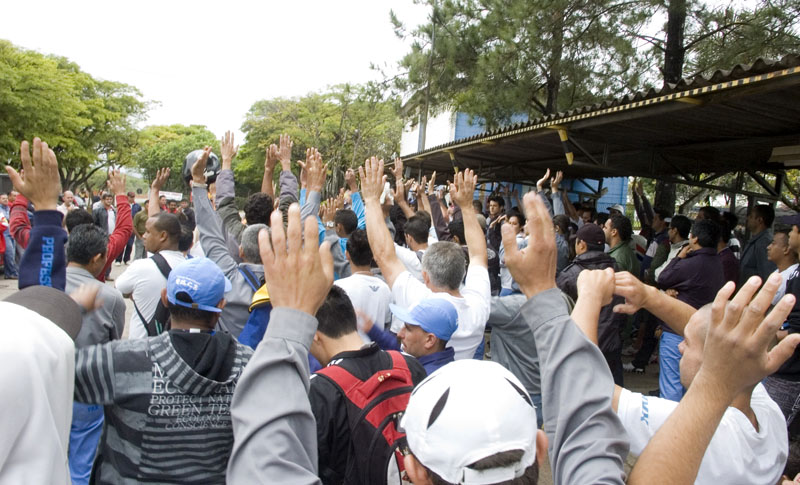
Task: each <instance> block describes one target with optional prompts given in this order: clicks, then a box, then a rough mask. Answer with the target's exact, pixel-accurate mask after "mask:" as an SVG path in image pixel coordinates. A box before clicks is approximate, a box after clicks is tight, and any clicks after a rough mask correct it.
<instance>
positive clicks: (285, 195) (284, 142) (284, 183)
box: [278, 135, 298, 204]
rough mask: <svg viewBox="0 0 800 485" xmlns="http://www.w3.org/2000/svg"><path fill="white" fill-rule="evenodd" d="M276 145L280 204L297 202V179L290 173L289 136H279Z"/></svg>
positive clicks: (290, 139)
mask: <svg viewBox="0 0 800 485" xmlns="http://www.w3.org/2000/svg"><path fill="white" fill-rule="evenodd" d="M278 143H279V145H278V160H279V161H280V162H281V175H280V179H279V182H280V187H281V194H280V201H281V204H290V203H293V202H297V201H298V198H297V177H295V176H294V174H293V173H292V147H293V146H294V143H292V138H291V137H290V136H289V135H281V136H280V140H279V142H278Z"/></svg>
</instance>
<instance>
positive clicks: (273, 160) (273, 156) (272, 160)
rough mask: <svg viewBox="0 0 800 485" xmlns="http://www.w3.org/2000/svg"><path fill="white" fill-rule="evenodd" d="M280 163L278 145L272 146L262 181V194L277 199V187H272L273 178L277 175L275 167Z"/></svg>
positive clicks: (265, 163)
mask: <svg viewBox="0 0 800 485" xmlns="http://www.w3.org/2000/svg"><path fill="white" fill-rule="evenodd" d="M277 163H278V145H276V144H274V143H273V144H272V145H270V146H268V147H267V156H266V159H265V160H264V177H263V178H262V179H261V192H264V193H265V194H267V195H269V196H270V197H272V199H273V200H274V199H275V186H274V185H272V177H273V176H274V175H275V165H277Z"/></svg>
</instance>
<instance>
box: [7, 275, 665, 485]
mask: <svg viewBox="0 0 800 485" xmlns="http://www.w3.org/2000/svg"><path fill="white" fill-rule="evenodd" d="M111 268H112V269H111V277H112V278H116V277H117V276H118V275H120V274H122V272H123V271H124V270H125V268H126V266H124V265H123V266H116V265H114V266H112V267H111ZM106 284H109V285H113V284H114V282H113V281H110V282H108V283H106ZM16 290H17V281H14V280H3V279H0V300H2V299H4V298H5V297H6V296H8V295H10V294H12V293H13V292H15V291H16ZM125 303H126V306H127V311H126V318H125V322H126V325H125V333H124V337H127V334H128V325H127V322H128V321H130V317H131V314H132V313H133V311H134V310H133V304H132V303H131V301H130V300H128V299H126V300H125ZM623 360H624V361H625V362H627V361H629V360H630V358H623ZM625 387H626V388H628V389H630V390H632V391H635V392H641V393H645V394H646V393H648V392H650V391H652V390H654V389H657V388H658V364H651V365H649V366H648V367H647V370H646V373H645V374H625ZM610 391H611V390H610V389H609V392H610ZM634 462H635V459H634V458H633V457H629V458H628V463H627V466H626V471H630V467H631V466H633V463H634ZM539 483H540V484H541V485H552V483H553V479H552V475H551V473H550V466H549V464H547V463H544V464H542V467H541V469H540V476H539Z"/></svg>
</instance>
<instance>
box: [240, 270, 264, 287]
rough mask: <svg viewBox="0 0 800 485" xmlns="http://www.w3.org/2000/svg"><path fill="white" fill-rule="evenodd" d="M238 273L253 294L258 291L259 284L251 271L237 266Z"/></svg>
mask: <svg viewBox="0 0 800 485" xmlns="http://www.w3.org/2000/svg"><path fill="white" fill-rule="evenodd" d="M239 273H241V274H242V277H244V280H245V281H246V282H247V284H248V285H250V288H252V289H253V291H254V292H255V291H258V289H259V288H260V287H261V284H260V283H261V282H260V281H258V278H256V275H255V274H254V273H253V272H252V271H250V270H249V269H247V268H245V267H244V266H241V265H239Z"/></svg>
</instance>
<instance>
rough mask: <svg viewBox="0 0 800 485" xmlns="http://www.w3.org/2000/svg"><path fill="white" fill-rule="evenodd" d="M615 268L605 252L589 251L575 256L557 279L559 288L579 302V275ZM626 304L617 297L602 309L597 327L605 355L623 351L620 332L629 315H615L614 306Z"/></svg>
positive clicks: (600, 345)
mask: <svg viewBox="0 0 800 485" xmlns="http://www.w3.org/2000/svg"><path fill="white" fill-rule="evenodd" d="M606 268H614V271H617V269H618V268H617V263H616V261H614V258H612V257H611V256H609V255H608V254H606V253H604V252H603V251H587V252H585V253H583V254H581V255H578V256H575V260H574V261H573V262H572V264H570V265H568V266H567V267H566V268H564V270H563V271H561V273H559V274H558V276H557V277H556V284H557V285H558V288H559V289H560V290H561V291H563V292H564V293H566V294H567V295H569V296H570V298H572V299H573V300H575V301H577V300H578V275H579V274H580V273H581V271H583V270H585V269H606ZM619 303H624V299H623V298H622V297H619V296H615V297H614V299H613V300H612V301H611V303H610V304H608V305H606V306H604V307H603V308H601V309H600V321H599V323H598V325H597V341H598V346H599V347H600V350H601V351H602V352H603V353H613V352H618V351H620V350H621V349H622V340H621V338H620V335H619V332H620V328H622V325H624V324H625V321H626V319H627V315H624V314H620V313H614V310H613V309H614V305H617V304H619Z"/></svg>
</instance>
